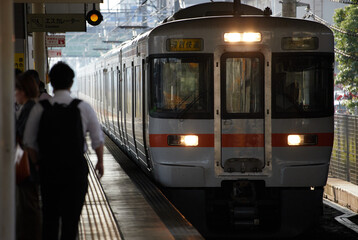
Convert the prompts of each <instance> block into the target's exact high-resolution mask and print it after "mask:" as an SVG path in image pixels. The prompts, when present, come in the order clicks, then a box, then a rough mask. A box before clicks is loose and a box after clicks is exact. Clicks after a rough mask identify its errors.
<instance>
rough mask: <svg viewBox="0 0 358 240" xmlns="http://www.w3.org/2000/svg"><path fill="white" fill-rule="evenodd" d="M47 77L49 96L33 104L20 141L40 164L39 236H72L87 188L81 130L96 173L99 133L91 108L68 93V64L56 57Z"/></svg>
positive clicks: (100, 147) (100, 143)
mask: <svg viewBox="0 0 358 240" xmlns="http://www.w3.org/2000/svg"><path fill="white" fill-rule="evenodd" d="M49 77H50V80H51V85H52V87H53V89H54V97H53V98H51V99H49V100H42V101H40V102H39V103H37V104H36V105H35V106H34V108H33V110H32V111H31V113H30V116H29V119H28V122H27V125H26V130H25V135H24V144H25V146H26V147H27V149H28V151H29V154H30V155H31V156H34V158H35V157H36V160H35V162H36V163H38V164H39V172H40V187H41V196H42V206H43V208H42V213H43V225H42V226H43V228H42V229H43V240H54V239H58V236H59V232H60V233H61V234H60V235H61V237H60V239H61V240H74V239H76V236H77V234H78V223H79V219H80V215H81V210H82V207H83V204H84V201H85V195H86V193H87V188H88V180H87V176H88V165H87V162H86V160H85V158H84V152H85V151H86V150H87V145H86V141H85V136H86V133H87V132H89V135H90V138H91V144H92V148H93V149H94V150H95V152H96V155H97V159H98V161H97V164H96V166H95V169H96V172H97V175H98V177H99V178H100V177H102V175H103V172H104V170H103V143H104V137H103V132H102V129H101V126H100V124H99V122H98V119H97V116H96V113H95V112H94V110H93V108H92V107H91V106H90V105H89V104H88V103H86V102H84V101H81V100H79V99H73V98H72V97H71V92H70V89H71V87H72V84H73V78H74V72H73V70H72V69H71V68H70V67H69V66H68V65H67V64H66V63H64V62H58V63H56V64H55V65H54V66H53V67H52V69H51V70H50V73H49ZM60 222H61V230H59V227H60Z"/></svg>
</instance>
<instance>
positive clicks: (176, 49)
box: [78, 2, 334, 234]
mask: <svg viewBox="0 0 358 240" xmlns="http://www.w3.org/2000/svg"><path fill="white" fill-rule="evenodd" d="M269 12H270V11H269V10H268V9H266V10H265V11H262V10H259V9H257V8H254V7H250V6H247V5H243V4H239V3H237V2H235V3H230V2H214V3H205V4H199V5H195V6H192V7H189V8H186V9H182V10H180V11H178V12H177V13H175V14H174V15H173V16H171V17H169V18H167V19H166V20H165V21H164V22H163V23H162V24H161V25H159V26H157V27H155V28H153V29H151V30H150V31H148V32H146V33H143V34H141V35H139V36H137V37H136V38H134V39H132V40H130V41H127V42H124V43H123V44H121V45H119V46H118V48H116V49H114V50H112V51H110V52H109V53H107V54H106V55H105V56H103V57H101V58H99V59H98V60H97V61H95V62H94V63H93V64H92V65H90V66H87V67H85V68H84V69H82V70H81V71H80V72H79V73H78V75H79V76H78V80H79V88H80V98H83V99H84V100H87V101H88V102H90V103H91V104H92V105H93V107H94V108H95V109H96V110H97V113H98V118H99V119H100V121H101V123H102V125H103V128H104V130H105V132H106V133H107V134H108V135H109V136H110V137H111V138H112V139H113V140H114V141H115V142H116V143H117V144H118V145H119V146H120V147H121V148H122V149H123V150H125V151H126V152H127V153H128V155H129V156H131V158H132V159H133V160H134V161H135V162H137V164H138V165H140V166H141V167H142V168H143V169H144V170H145V171H146V172H147V173H148V174H150V175H151V176H153V178H154V179H155V181H156V182H157V183H159V184H160V185H161V186H164V187H166V189H169V188H170V189H177V190H178V191H179V192H181V193H185V194H186V198H188V199H190V196H192V197H193V198H195V200H193V199H192V200H191V202H192V204H193V205H195V204H196V206H195V209H196V210H197V211H198V212H201V213H202V215H201V216H204V217H200V218H197V219H196V217H193V218H192V219H193V222H194V225H195V222H200V221H202V222H201V223H198V228H199V229H206V230H208V229H212V228H213V227H217V228H218V229H221V230H222V229H225V232H226V233H233V232H240V233H243V232H245V229H251V230H252V228H258V229H263V232H265V233H267V234H270V233H276V232H280V233H294V234H296V233H298V232H300V231H301V230H303V229H305V228H306V227H307V226H310V225H311V224H312V223H313V222H315V221H316V220H317V219H318V217H319V216H320V214H321V211H322V195H323V186H324V185H325V184H326V180H327V175H328V168H329V163H330V155H331V149H332V145H333V111H334V108H333V63H334V50H333V49H334V47H333V45H334V41H333V33H332V31H331V30H330V29H328V28H327V27H325V26H324V25H321V24H319V23H316V22H312V21H307V20H299V19H292V18H282V17H272V16H270V13H269ZM172 195H173V196H175V197H174V198H173V199H174V200H173V201H174V202H175V199H176V198H178V196H179V195H178V194H177V193H175V194H172ZM194 196H195V197H194ZM182 200H183V199H181V200H180V201H182ZM178 204H179V203H178ZM179 205H180V204H179ZM183 211H184V212H185V210H183ZM189 219H191V218H190V217H189ZM198 219H201V220H198ZM243 226H250V227H248V228H247V227H243ZM251 230H250V231H248V232H250V234H252V231H251ZM203 232H204V230H203ZM255 232H256V231H255Z"/></svg>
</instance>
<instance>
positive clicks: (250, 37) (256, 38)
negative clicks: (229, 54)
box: [224, 32, 261, 42]
mask: <svg viewBox="0 0 358 240" xmlns="http://www.w3.org/2000/svg"><path fill="white" fill-rule="evenodd" d="M224 41H225V42H261V33H255V32H243V33H237V32H230V33H225V34H224Z"/></svg>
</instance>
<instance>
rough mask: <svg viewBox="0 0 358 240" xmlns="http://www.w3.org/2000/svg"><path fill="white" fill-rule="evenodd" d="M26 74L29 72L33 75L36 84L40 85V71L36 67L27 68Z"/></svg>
mask: <svg viewBox="0 0 358 240" xmlns="http://www.w3.org/2000/svg"><path fill="white" fill-rule="evenodd" d="M25 74H29V75H30V76H32V77H33V78H34V79H35V81H36V84H37V85H39V86H40V77H39V73H38V72H37V71H36V70H35V69H30V70H27V71H26V72H25Z"/></svg>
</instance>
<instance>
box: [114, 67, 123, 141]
mask: <svg viewBox="0 0 358 240" xmlns="http://www.w3.org/2000/svg"><path fill="white" fill-rule="evenodd" d="M116 75H117V77H116V81H117V88H116V91H117V99H116V101H117V110H116V111H117V124H118V126H117V128H118V134H119V135H118V138H119V140H120V142H121V143H122V144H123V143H124V139H123V131H122V129H123V128H122V93H121V89H122V87H121V82H122V81H121V71H120V70H119V67H118V66H117V72H116Z"/></svg>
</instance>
